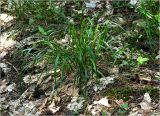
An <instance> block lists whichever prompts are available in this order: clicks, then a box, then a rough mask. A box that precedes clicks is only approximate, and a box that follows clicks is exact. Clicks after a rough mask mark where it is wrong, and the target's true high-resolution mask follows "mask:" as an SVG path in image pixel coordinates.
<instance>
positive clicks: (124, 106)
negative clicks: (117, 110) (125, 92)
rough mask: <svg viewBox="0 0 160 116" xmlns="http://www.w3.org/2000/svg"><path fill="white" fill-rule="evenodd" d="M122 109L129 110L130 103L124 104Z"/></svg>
mask: <svg viewBox="0 0 160 116" xmlns="http://www.w3.org/2000/svg"><path fill="white" fill-rule="evenodd" d="M120 107H121V108H123V109H125V110H127V109H128V103H124V104H122V105H121V106H120Z"/></svg>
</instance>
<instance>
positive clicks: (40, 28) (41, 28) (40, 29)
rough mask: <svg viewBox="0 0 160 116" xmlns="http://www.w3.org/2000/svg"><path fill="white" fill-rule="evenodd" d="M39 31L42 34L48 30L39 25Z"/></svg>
mask: <svg viewBox="0 0 160 116" xmlns="http://www.w3.org/2000/svg"><path fill="white" fill-rule="evenodd" d="M38 31H39V32H40V33H41V34H43V35H46V32H45V30H44V28H43V27H41V26H38Z"/></svg>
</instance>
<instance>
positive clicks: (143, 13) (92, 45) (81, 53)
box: [10, 0, 160, 94]
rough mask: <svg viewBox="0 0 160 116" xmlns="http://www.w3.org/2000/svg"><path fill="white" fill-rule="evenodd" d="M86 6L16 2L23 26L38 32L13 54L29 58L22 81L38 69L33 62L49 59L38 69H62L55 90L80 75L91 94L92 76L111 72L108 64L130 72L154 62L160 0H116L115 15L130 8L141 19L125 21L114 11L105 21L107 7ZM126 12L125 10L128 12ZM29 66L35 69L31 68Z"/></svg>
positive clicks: (81, 86) (78, 79) (81, 83)
mask: <svg viewBox="0 0 160 116" xmlns="http://www.w3.org/2000/svg"><path fill="white" fill-rule="evenodd" d="M67 4H72V5H73V8H72V9H71V8H69V6H68V5H67ZM84 5H85V4H83V2H82V1H76V2H73V1H61V2H53V1H38V2H37V1H34V0H26V1H24V2H21V3H18V4H17V3H16V2H15V3H14V4H13V5H12V6H11V10H10V13H11V14H13V15H15V16H16V23H17V25H18V24H19V23H20V24H23V25H24V26H23V27H24V28H23V29H22V30H23V31H25V30H26V29H27V30H29V32H35V33H36V34H37V36H38V37H37V38H34V42H33V43H31V44H29V45H25V46H24V47H23V48H19V49H17V50H16V52H15V53H14V54H13V57H12V58H13V59H16V58H17V59H18V58H19V59H21V58H23V59H25V60H20V63H19V67H20V74H19V82H20V83H23V78H22V77H23V76H24V75H26V74H28V73H31V74H34V73H36V72H34V71H33V68H31V67H36V66H37V64H39V63H41V62H45V63H44V64H43V65H44V66H43V68H42V67H41V68H40V69H39V70H38V71H37V72H41V71H42V70H45V71H46V72H47V71H49V70H54V71H55V72H56V71H57V70H60V74H59V73H54V74H53V78H54V87H53V88H54V89H55V90H56V89H57V87H58V86H59V85H61V84H63V81H64V80H65V79H67V78H69V77H68V76H69V75H70V74H74V76H73V79H72V81H73V82H74V83H75V85H76V86H78V87H79V89H80V91H81V92H82V93H83V94H85V93H86V92H85V90H86V85H87V83H88V82H89V80H92V79H93V80H97V79H98V78H100V77H103V76H105V75H106V74H104V69H106V68H107V67H115V66H116V67H119V68H120V69H121V70H122V71H126V70H130V69H132V68H137V67H138V68H140V67H141V66H147V62H151V63H154V61H155V56H156V55H157V53H158V46H159V43H158V41H159V40H158V39H159V28H160V27H159V23H160V12H159V8H158V6H159V2H158V1H154V0H146V1H145V0H142V1H141V2H139V3H138V4H137V5H135V6H132V5H130V4H129V2H128V1H113V2H112V6H113V9H114V13H115V15H116V14H118V13H119V12H121V11H120V10H121V9H124V10H125V12H126V11H127V12H128V16H130V17H129V18H131V19H132V18H133V19H134V18H135V19H140V20H138V22H132V20H131V21H130V22H127V24H122V25H121V24H118V23H117V22H116V20H114V19H115V17H113V16H104V17H103V18H104V19H105V20H103V21H102V22H98V21H97V19H99V17H100V16H101V14H103V13H102V11H101V10H99V12H97V13H95V14H94V16H92V15H90V14H87V13H86V10H85V9H84V8H83V7H82V6H84ZM133 11H134V13H133V14H132V12H133ZM125 12H124V14H123V11H122V17H123V16H124V17H125ZM127 12H126V13H127ZM129 14H130V15H129ZM18 28H19V27H18ZM36 68H37V67H36ZM29 69H30V70H32V71H31V72H27V70H29ZM95 75H96V76H95ZM58 77H60V78H58ZM116 91H119V90H116ZM110 93H111V94H112V92H110Z"/></svg>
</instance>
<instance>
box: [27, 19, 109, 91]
mask: <svg viewBox="0 0 160 116" xmlns="http://www.w3.org/2000/svg"><path fill="white" fill-rule="evenodd" d="M67 30H68V31H67V32H65V33H66V34H68V35H69V36H68V37H67V38H65V39H66V41H67V43H65V44H63V42H62V43H60V42H59V41H61V40H56V39H54V38H44V39H43V40H41V41H40V42H38V43H37V44H35V45H34V46H31V47H34V49H36V52H35V53H36V54H37V55H36V56H37V57H35V61H36V62H40V61H42V60H47V62H48V64H50V65H52V67H53V69H54V70H55V71H56V70H57V69H60V70H61V77H64V76H66V75H68V74H69V73H74V75H75V76H74V79H73V80H74V82H75V84H76V85H77V86H79V88H80V89H82V90H83V89H84V88H85V86H86V84H87V82H88V81H89V80H90V79H91V77H93V74H94V73H96V74H97V72H99V71H98V69H97V59H98V58H99V57H100V54H101V52H102V48H104V41H105V39H106V35H107V32H108V26H107V24H105V25H103V26H99V25H95V24H94V22H93V21H92V20H90V19H85V20H83V21H82V22H81V27H80V28H78V27H76V26H74V25H70V26H69V27H68V29H67ZM28 50H29V49H28ZM28 50H25V52H27V53H28V54H29V51H28ZM35 53H32V54H35ZM54 82H55V85H56V83H57V76H56V74H55V75H54Z"/></svg>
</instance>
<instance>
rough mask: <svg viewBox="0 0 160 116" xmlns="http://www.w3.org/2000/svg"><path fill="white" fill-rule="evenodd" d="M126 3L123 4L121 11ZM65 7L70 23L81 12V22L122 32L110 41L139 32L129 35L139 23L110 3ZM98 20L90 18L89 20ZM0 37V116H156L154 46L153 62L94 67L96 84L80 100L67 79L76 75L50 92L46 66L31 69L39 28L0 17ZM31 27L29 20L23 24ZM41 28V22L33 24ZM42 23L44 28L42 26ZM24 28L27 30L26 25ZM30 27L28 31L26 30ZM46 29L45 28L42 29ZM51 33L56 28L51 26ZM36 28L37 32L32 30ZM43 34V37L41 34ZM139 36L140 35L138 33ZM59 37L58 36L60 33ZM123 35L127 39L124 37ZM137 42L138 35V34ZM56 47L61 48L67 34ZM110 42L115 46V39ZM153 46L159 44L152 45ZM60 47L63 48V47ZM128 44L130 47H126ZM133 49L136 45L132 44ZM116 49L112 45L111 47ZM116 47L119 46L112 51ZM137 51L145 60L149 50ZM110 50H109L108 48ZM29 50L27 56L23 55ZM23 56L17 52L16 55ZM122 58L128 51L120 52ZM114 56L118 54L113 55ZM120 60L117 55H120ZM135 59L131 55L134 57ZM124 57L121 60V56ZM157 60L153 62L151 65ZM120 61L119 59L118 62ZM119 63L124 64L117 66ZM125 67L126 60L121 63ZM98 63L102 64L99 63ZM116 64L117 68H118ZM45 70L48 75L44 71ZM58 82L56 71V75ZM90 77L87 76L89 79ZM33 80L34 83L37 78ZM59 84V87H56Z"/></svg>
mask: <svg viewBox="0 0 160 116" xmlns="http://www.w3.org/2000/svg"><path fill="white" fill-rule="evenodd" d="M125 4H127V5H128V2H127V3H124V5H125ZM80 6H82V7H83V8H79V4H78V5H77V3H74V2H73V3H72V2H67V3H65V5H63V7H65V11H66V12H67V13H68V14H67V16H70V17H69V18H70V19H69V20H70V21H71V22H74V23H75V24H76V23H79V20H78V19H77V17H80V16H81V12H82V10H81V9H85V10H84V12H85V13H84V14H85V15H84V17H85V18H86V17H91V18H93V19H94V18H95V17H96V18H95V20H96V22H97V23H98V24H102V23H104V22H105V21H106V20H110V21H112V22H115V23H116V24H114V23H112V24H113V25H112V26H113V28H116V27H117V25H118V27H120V28H121V27H122V28H123V29H122V30H124V31H121V29H119V28H118V29H117V30H115V31H114V32H111V33H112V36H113V38H120V39H124V38H128V37H129V35H132V36H134V34H135V35H136V34H137V33H141V31H142V30H140V29H139V28H138V29H137V30H135V31H133V27H132V25H136V26H140V25H141V24H142V23H143V22H142V19H141V17H140V16H139V15H138V13H137V12H135V9H133V8H130V7H128V6H123V7H113V3H112V2H104V1H101V2H97V3H96V4H95V3H94V2H93V3H90V2H83V3H82V4H80ZM96 14H97V15H98V16H95V15H96ZM0 21H1V24H0V25H1V35H0V38H1V40H0V42H1V44H0V58H1V63H0V68H1V77H0V103H1V104H0V113H1V115H2V116H8V115H11V116H16V115H18V116H19V115H20V116H21V115H25V116H26V115H31V116H32V115H103V116H106V115H107V116H121V115H122V116H126V115H127V116H159V115H160V102H159V89H160V87H159V84H160V72H159V64H160V62H159V60H160V57H159V56H160V53H158V52H159V44H158V45H157V46H156V47H158V48H155V49H158V50H157V51H156V53H157V54H156V55H155V56H154V55H153V56H154V57H156V60H154V61H152V60H149V61H148V62H147V63H146V64H144V65H141V66H139V65H138V66H135V67H130V66H128V65H126V64H125V63H124V62H123V63H121V64H113V65H110V64H109V63H108V62H103V60H102V61H100V62H99V63H98V66H99V68H100V70H101V71H102V73H103V76H102V77H101V78H98V81H97V80H94V79H93V80H92V79H91V80H89V82H87V84H86V86H87V87H86V88H85V90H84V91H85V92H84V93H85V94H82V93H81V92H82V90H81V89H80V88H78V87H77V86H75V84H74V82H73V78H74V76H75V73H76V72H69V73H67V78H66V79H65V80H60V82H59V83H58V88H57V89H56V90H55V89H54V88H53V87H55V86H53V85H54V84H55V83H54V81H55V80H54V78H53V75H54V73H55V70H54V71H53V70H52V68H50V67H49V68H50V69H47V71H46V69H45V68H44V67H45V66H46V65H49V64H47V63H46V60H42V61H41V62H38V63H35V64H34V63H33V62H34V60H33V58H32V57H37V56H36V55H35V54H34V52H35V51H36V49H32V47H31V46H34V45H35V44H36V43H37V42H38V41H40V40H41V38H42V37H45V34H43V33H45V31H44V30H43V29H42V30H41V29H40V28H39V30H38V31H37V30H34V29H33V28H34V26H35V25H34V24H31V26H26V24H24V22H23V21H21V20H19V21H17V20H16V17H15V16H12V15H11V14H10V13H8V12H5V10H4V11H3V12H2V13H1V14H0ZM29 21H30V23H32V21H33V20H32V19H30V20H29ZM35 23H36V24H39V25H40V24H41V23H42V22H41V21H39V22H35ZM43 23H46V22H45V21H44V22H43ZM28 25H29V24H28ZM32 25H33V27H32ZM44 25H45V26H46V27H49V25H47V24H44ZM54 26H55V27H56V29H59V28H60V29H62V31H64V30H63V29H64V28H65V26H66V25H65V24H64V25H63V26H62V27H61V23H58V24H54ZM36 28H37V27H36ZM43 31H44V32H43ZM139 31H140V32H139ZM60 33H62V32H61V31H60ZM126 33H127V37H126V36H125V34H126ZM142 36H143V34H142ZM61 37H63V39H60V40H59V41H58V40H57V41H58V42H61V43H62V44H64V43H65V42H64V41H66V38H67V34H66V35H64V36H62V35H60V36H59V37H58V38H61ZM114 41H116V42H118V44H120V43H119V39H115V40H114ZM124 41H127V39H125V40H124ZM158 41H159V40H158ZM63 42H64V43H63ZM131 44H132V43H131ZM134 44H135V45H136V44H137V43H134ZM116 45H117V43H116ZM118 46H119V45H118ZM137 46H140V47H138V48H137V49H141V50H142V51H141V52H144V53H145V54H147V55H148V56H150V54H151V53H152V50H151V49H150V48H148V47H146V45H144V44H143V43H138V44H137ZM112 47H113V46H112ZM27 50H30V53H31V54H30V53H29V55H28V56H27V55H26V54H24V53H23V52H24V51H27ZM21 51H23V52H21ZM122 52H123V54H125V55H126V54H128V53H130V52H131V51H129V52H128V51H127V50H124V51H122ZM117 53H119V52H117ZM120 55H121V54H120ZM136 55H138V53H137V52H135V56H136ZM125 57H127V55H126V56H125ZM157 59H158V60H157ZM120 61H122V59H120ZM123 61H124V60H123ZM126 61H127V60H126ZM101 62H102V63H101ZM118 63H119V62H118ZM48 70H49V71H48ZM56 72H57V75H56V76H57V78H58V79H59V77H60V75H61V73H60V70H56ZM94 76H96V75H93V77H94ZM37 77H38V78H37ZM62 83H63V84H62Z"/></svg>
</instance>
